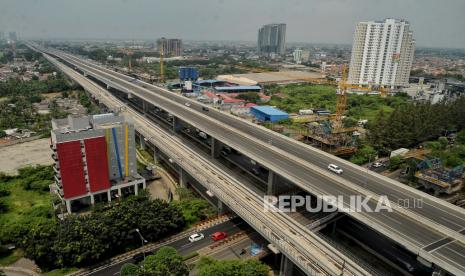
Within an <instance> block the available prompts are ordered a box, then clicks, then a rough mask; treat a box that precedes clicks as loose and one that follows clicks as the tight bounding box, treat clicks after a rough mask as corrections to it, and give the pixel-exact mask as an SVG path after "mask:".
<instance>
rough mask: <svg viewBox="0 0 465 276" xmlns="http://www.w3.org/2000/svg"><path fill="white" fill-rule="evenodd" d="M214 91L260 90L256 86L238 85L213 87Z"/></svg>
mask: <svg viewBox="0 0 465 276" xmlns="http://www.w3.org/2000/svg"><path fill="white" fill-rule="evenodd" d="M215 89H216V90H223V91H234V90H260V89H262V88H261V87H260V86H258V85H238V86H217V87H215Z"/></svg>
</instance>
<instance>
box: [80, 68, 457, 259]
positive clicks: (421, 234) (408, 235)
mask: <svg viewBox="0 0 465 276" xmlns="http://www.w3.org/2000/svg"><path fill="white" fill-rule="evenodd" d="M88 70H94V69H93V68H88ZM97 72H98V71H97ZM98 74H100V73H98ZM106 77H108V76H106ZM112 81H115V82H117V83H119V84H120V85H122V86H127V83H125V82H121V81H119V80H117V79H112ZM131 89H133V90H137V93H138V94H139V95H142V96H143V97H146V98H147V99H150V100H151V101H153V102H155V103H157V102H160V103H161V104H162V106H163V107H164V108H165V107H166V108H167V109H170V110H175V112H174V113H177V114H178V116H180V117H182V118H191V119H192V117H197V118H194V119H195V120H196V123H200V121H204V120H205V119H204V118H202V117H201V116H197V115H196V116H194V115H193V113H192V112H189V111H188V110H186V108H184V107H183V108H179V105H176V104H173V103H172V102H168V101H166V99H163V98H162V97H160V96H158V97H157V95H154V94H153V93H147V91H145V89H134V88H133V87H131ZM201 125H202V129H208V131H207V133H215V129H214V128H215V127H218V126H208V125H207V126H205V125H203V124H201ZM224 132H225V133H223V134H218V133H217V135H218V136H219V137H218V138H219V139H222V138H223V139H224V138H225V136H228V138H229V139H231V138H232V137H233V138H234V139H233V140H234V141H233V142H234V143H235V144H236V143H237V145H238V146H239V145H240V144H242V143H243V137H238V138H237V135H234V134H235V133H233V132H232V131H231V130H226V131H224ZM254 146H256V148H255V147H254V148H253V149H251V148H247V151H248V152H252V153H254V154H255V155H267V157H268V159H269V158H271V160H274V161H275V163H276V164H275V165H276V166H277V167H280V168H285V170H286V171H287V172H288V173H290V174H291V175H292V176H293V179H299V178H300V177H302V179H299V180H300V182H307V183H312V185H313V187H312V190H314V191H318V190H319V188H322V187H323V188H324V192H326V194H331V193H335V194H344V195H345V196H348V195H354V194H357V192H356V191H353V190H350V189H347V188H346V187H344V186H342V185H339V186H334V185H328V182H327V180H326V177H324V176H323V177H322V178H325V181H321V179H319V178H318V177H315V176H314V175H313V176H312V175H311V174H304V175H302V173H301V172H302V171H306V170H307V169H306V168H305V167H302V165H298V164H297V165H298V166H295V165H296V163H293V164H289V163H290V162H289V160H282V159H283V158H282V156H281V158H280V156H276V153H275V152H270V151H269V150H266V149H263V145H260V144H258V145H257V143H255V145H254ZM239 147H240V146H239ZM288 162H289V163H288ZM320 178H321V177H320ZM310 186H311V185H310ZM328 187H329V188H328ZM331 188H332V189H333V190H331ZM365 215H366V214H365ZM376 217H377V218H376ZM370 218H371V219H372V221H374V222H376V223H377V228H378V230H379V229H380V226H382V227H384V231H393V232H397V234H398V235H401V236H402V238H403V239H405V240H406V241H407V242H409V243H412V244H414V245H416V246H422V245H426V244H429V243H431V242H434V241H436V240H437V239H440V238H441V237H442V235H440V234H439V233H436V232H435V231H431V229H427V227H426V229H422V228H424V227H422V226H423V225H417V223H415V222H414V221H411V220H408V219H406V218H405V217H403V216H400V215H399V214H389V216H387V215H386V214H381V216H379V214H376V215H372V216H371V215H370ZM397 229H401V230H402V231H397ZM385 233H386V232H385ZM450 254H452V255H454V253H450V252H448V255H450Z"/></svg>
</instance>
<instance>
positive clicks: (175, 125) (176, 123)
mask: <svg viewBox="0 0 465 276" xmlns="http://www.w3.org/2000/svg"><path fill="white" fill-rule="evenodd" d="M181 128H182V124H181V120H180V119H179V118H178V117H173V131H174V132H179V131H180V130H181Z"/></svg>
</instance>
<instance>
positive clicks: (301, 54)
mask: <svg viewBox="0 0 465 276" xmlns="http://www.w3.org/2000/svg"><path fill="white" fill-rule="evenodd" d="M292 56H293V58H294V63H296V64H301V63H302V62H308V61H309V60H310V51H309V50H307V49H295V50H294V52H293V53H292Z"/></svg>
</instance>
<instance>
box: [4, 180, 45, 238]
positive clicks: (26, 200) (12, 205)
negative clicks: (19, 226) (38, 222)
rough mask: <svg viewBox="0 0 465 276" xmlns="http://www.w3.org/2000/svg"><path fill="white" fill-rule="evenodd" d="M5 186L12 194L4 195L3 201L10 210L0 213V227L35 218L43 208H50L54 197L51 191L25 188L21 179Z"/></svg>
mask: <svg viewBox="0 0 465 276" xmlns="http://www.w3.org/2000/svg"><path fill="white" fill-rule="evenodd" d="M1 185H4V183H2V184H1ZM5 186H6V189H7V190H8V191H10V195H8V196H5V197H2V201H3V202H4V203H5V204H6V205H7V206H8V212H7V213H4V214H1V215H0V229H1V228H4V227H6V226H7V225H11V224H16V223H21V222H24V221H26V220H30V219H33V218H34V217H37V216H36V215H37V213H42V210H45V209H47V210H49V209H50V202H51V199H52V198H51V196H50V194H49V193H47V192H42V191H36V190H25V189H24V188H23V187H22V186H21V185H20V181H19V180H12V181H9V182H8V183H7V184H6V185H5ZM31 216H32V217H31Z"/></svg>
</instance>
